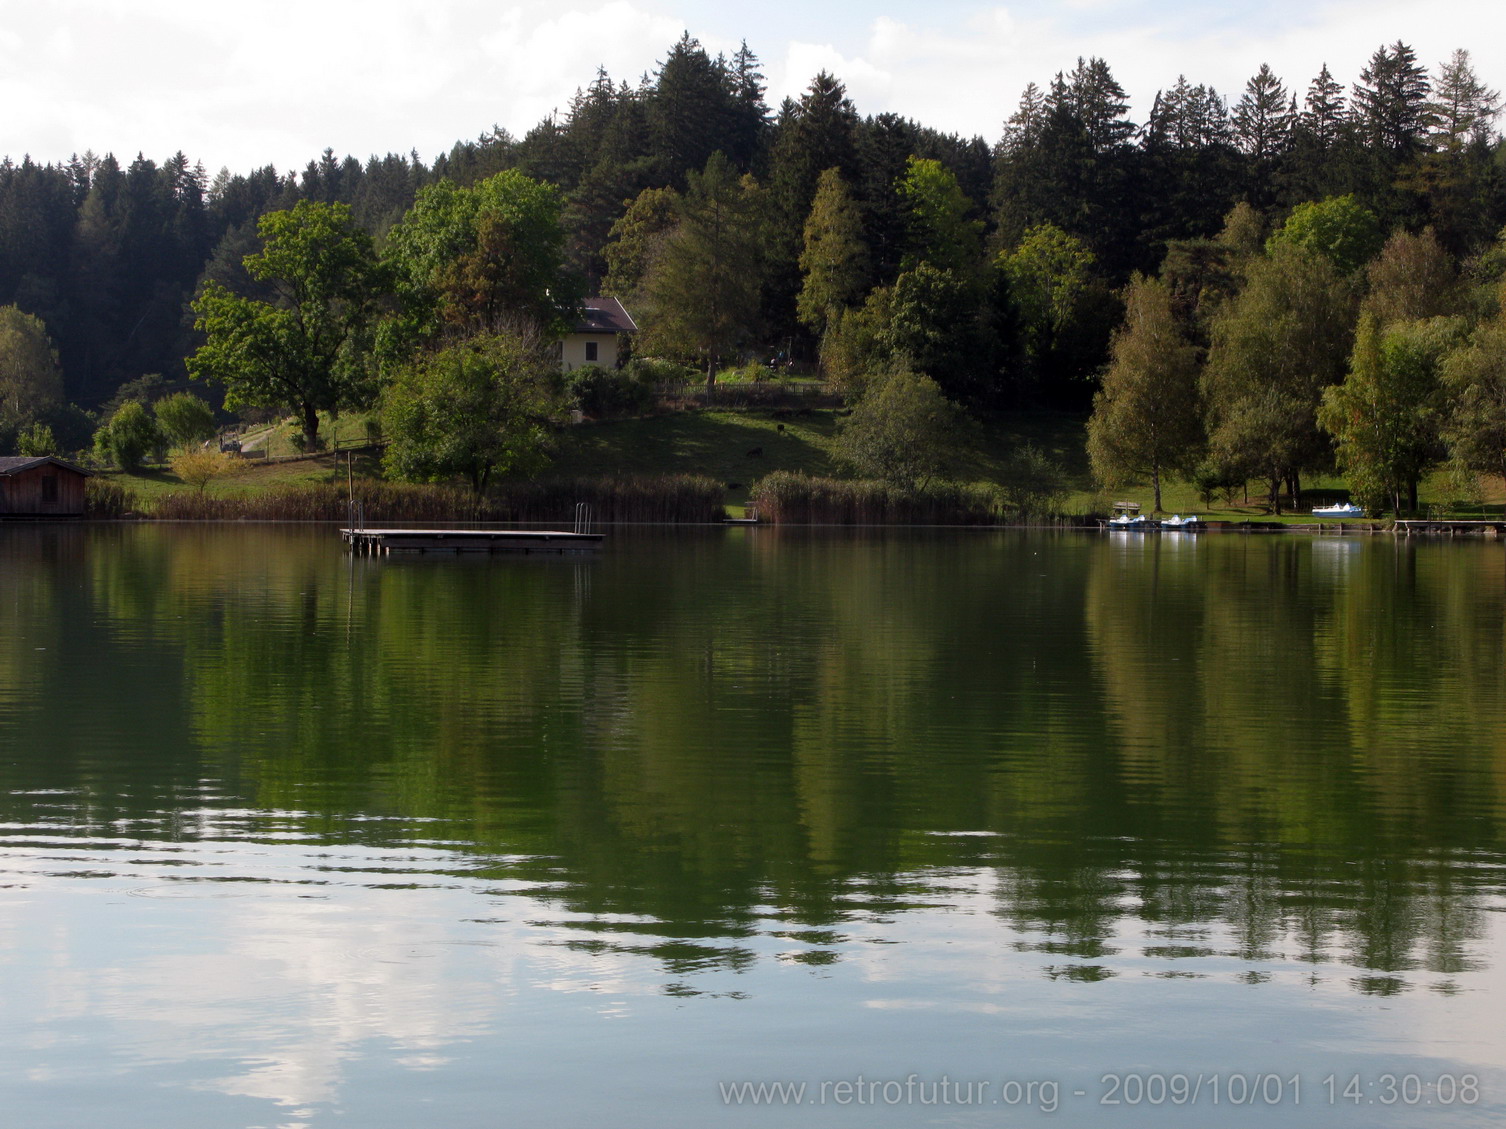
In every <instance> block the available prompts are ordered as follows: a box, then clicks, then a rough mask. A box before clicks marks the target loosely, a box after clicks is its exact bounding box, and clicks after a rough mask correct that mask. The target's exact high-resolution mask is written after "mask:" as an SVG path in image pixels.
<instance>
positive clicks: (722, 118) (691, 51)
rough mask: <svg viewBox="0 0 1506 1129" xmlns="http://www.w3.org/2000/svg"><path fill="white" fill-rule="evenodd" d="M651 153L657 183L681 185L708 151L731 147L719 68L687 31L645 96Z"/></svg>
mask: <svg viewBox="0 0 1506 1129" xmlns="http://www.w3.org/2000/svg"><path fill="white" fill-rule="evenodd" d="M648 124H649V133H650V137H651V145H652V153H653V156H654V158H655V160H656V161H657V162H658V166H659V177H660V178H661V179H660V183H665V184H673V185H674V186H675V187H677V188H683V187H684V186H685V184H686V178H687V175H688V174H689V173H691V172H695V171H696V170H698V169H701V168H703V167H705V164H706V161H707V160H708V159H709V158H710V157H711V154H712V153H715V152H717V151H718V150H721V151H722V152H727V151H728V150H729V149H731V148H732V145H731V144H730V142H731V141H732V138H731V134H732V132H733V107H732V103H731V97H730V93H729V91H728V83H727V79H726V75H725V71H724V69H723V68H722V67H720V66H718V65H717V63H716V62H713V60H712V59H711V57H710V56H709V55H707V54H706V49H705V48H704V47H702V46H701V44H700V41H699V40H697V39H694V38H692V37H691V35H690V33H689V32H686V33H685V34H684V35H682V36H681V37H680V39H679V41H678V42H677V43H675V45H674V46H673V47H671V48H670V49H669V54H668V55H666V56H665V58H664V61H663V62H662V63H660V64H659V72H658V75H657V78H656V81H655V84H654V89H653V94H652V96H651V97H650V98H649V100H648Z"/></svg>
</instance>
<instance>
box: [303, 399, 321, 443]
mask: <svg viewBox="0 0 1506 1129" xmlns="http://www.w3.org/2000/svg"><path fill="white" fill-rule="evenodd" d="M300 414H301V415H302V416H303V449H304V450H305V451H312V450H314V449H315V448H316V447H317V446H318V444H319V409H318V408H315V407H313V406H312V405H310V404H304V405H303V406H302V409H301V412H300Z"/></svg>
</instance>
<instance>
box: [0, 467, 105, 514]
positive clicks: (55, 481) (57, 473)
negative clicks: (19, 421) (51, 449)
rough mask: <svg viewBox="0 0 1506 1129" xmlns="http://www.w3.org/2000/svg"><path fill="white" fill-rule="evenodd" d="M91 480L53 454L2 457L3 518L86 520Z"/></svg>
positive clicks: (0, 505)
mask: <svg viewBox="0 0 1506 1129" xmlns="http://www.w3.org/2000/svg"><path fill="white" fill-rule="evenodd" d="M88 478H89V472H88V471H87V470H85V469H84V468H83V467H80V466H74V465H73V464H72V463H69V462H64V461H63V460H62V459H59V458H57V457H55V456H53V455H39V456H36V457H32V456H28V455H20V456H6V457H0V519H3V518H13V517H30V518H37V517H42V518H48V517H83V516H84V483H85V481H87V480H88Z"/></svg>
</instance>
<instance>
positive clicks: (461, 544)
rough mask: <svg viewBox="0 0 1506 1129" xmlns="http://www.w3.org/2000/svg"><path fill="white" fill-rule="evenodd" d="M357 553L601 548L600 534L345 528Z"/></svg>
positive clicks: (502, 551)
mask: <svg viewBox="0 0 1506 1129" xmlns="http://www.w3.org/2000/svg"><path fill="white" fill-rule="evenodd" d="M340 536H341V537H342V538H343V539H344V540H345V543H346V544H347V545H349V546H350V547H351V549H353V550H354V551H355V552H358V553H581V552H593V551H594V550H596V549H599V548H601V541H602V536H603V535H602V534H600V533H570V532H567V531H565V530H554V529H342V530H340Z"/></svg>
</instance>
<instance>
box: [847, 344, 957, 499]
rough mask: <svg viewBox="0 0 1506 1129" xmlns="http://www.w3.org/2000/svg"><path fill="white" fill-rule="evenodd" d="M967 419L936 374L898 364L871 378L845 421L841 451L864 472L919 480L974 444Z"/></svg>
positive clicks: (909, 482) (903, 481)
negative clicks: (937, 382)
mask: <svg viewBox="0 0 1506 1129" xmlns="http://www.w3.org/2000/svg"><path fill="white" fill-rule="evenodd" d="M966 422H967V421H966V417H965V416H964V415H963V414H962V412H961V410H960V409H959V408H958V407H957V405H955V404H953V403H952V402H951V401H950V400H948V399H947V398H946V397H945V396H943V395H942V393H941V389H940V387H939V386H938V385H937V384H936V382H935V381H934V380H932V379H931V378H930V377H928V376H919V375H916V374H915V373H912V372H907V371H904V370H901V369H896V370H895V371H893V372H888V373H884V374H882V375H878V376H875V377H873V378H872V379H871V380H870V382H869V384H868V387H867V388H866V390H865V391H864V392H863V396H862V398H861V399H860V400H858V402H857V404H856V405H854V407H853V409H852V414H851V415H850V416H848V417H847V419H845V420H844V421H843V422H842V424H841V428H840V430H839V431H838V434H837V453H838V454H839V455H840V457H841V458H842V461H843V462H845V463H847V464H848V465H849V466H851V467H852V468H853V469H855V470H856V471H857V472H858V473H859V474H861V475H864V476H865V477H868V478H879V479H883V480H884V481H885V482H892V483H894V484H895V485H898V486H910V487H915V486H920V485H922V484H924V483H925V482H927V481H928V480H930V479H934V478H939V477H941V476H943V475H944V474H945V473H946V472H947V471H948V469H949V467H950V464H951V462H952V460H953V459H954V458H955V457H956V456H957V455H958V454H959V453H960V452H961V451H962V450H964V449H965V448H966V447H967V446H968V445H969V444H968V440H969V436H968V435H967V428H966Z"/></svg>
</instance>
